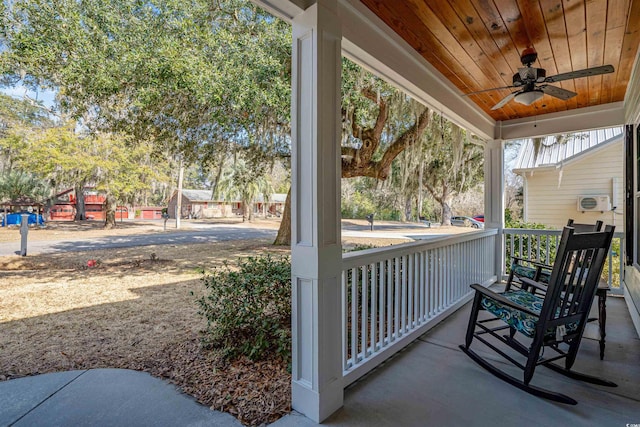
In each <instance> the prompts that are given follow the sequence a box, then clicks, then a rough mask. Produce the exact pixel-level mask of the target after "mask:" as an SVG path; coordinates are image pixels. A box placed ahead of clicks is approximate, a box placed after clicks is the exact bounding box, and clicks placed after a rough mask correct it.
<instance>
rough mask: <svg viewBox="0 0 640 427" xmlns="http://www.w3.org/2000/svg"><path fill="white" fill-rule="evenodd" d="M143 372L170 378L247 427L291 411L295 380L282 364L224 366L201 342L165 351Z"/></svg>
mask: <svg viewBox="0 0 640 427" xmlns="http://www.w3.org/2000/svg"><path fill="white" fill-rule="evenodd" d="M141 369H142V370H144V371H147V372H149V373H151V374H152V375H154V376H158V377H162V378H166V379H167V380H169V381H170V382H172V383H174V384H176V385H178V386H179V387H180V388H181V389H182V390H183V391H184V392H185V393H187V394H190V395H192V396H194V397H195V398H196V399H197V400H198V401H199V402H200V403H202V404H204V405H207V406H209V407H211V409H215V410H218V411H224V412H228V413H230V414H232V415H233V416H235V417H236V418H238V419H239V420H240V421H241V422H242V423H243V424H245V425H249V426H258V425H261V424H265V423H272V422H274V421H276V420H277V419H279V418H280V417H282V416H284V415H286V414H287V413H289V412H291V375H290V374H289V373H288V372H287V366H286V363H283V362H282V361H281V360H268V361H262V362H252V361H251V360H249V359H246V358H241V359H238V360H235V361H232V362H227V363H225V362H222V361H221V360H220V358H218V357H217V355H216V353H215V352H212V351H208V350H203V349H202V348H201V347H200V345H199V343H198V340H197V339H196V338H194V339H192V340H189V341H185V342H183V343H180V344H179V345H177V346H172V347H168V348H165V349H163V351H161V352H159V353H158V359H156V360H154V361H151V362H150V363H149V364H148V365H147V366H143V367H141Z"/></svg>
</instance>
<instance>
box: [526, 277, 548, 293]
mask: <svg viewBox="0 0 640 427" xmlns="http://www.w3.org/2000/svg"><path fill="white" fill-rule="evenodd" d="M520 280H521V281H522V283H523V284H524V285H526V286H531V287H532V288H534V289H537V290H539V291H542V292H547V285H545V284H544V283H540V282H536V281H535V280H531V279H528V278H526V277H521V278H520Z"/></svg>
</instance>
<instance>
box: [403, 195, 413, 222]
mask: <svg viewBox="0 0 640 427" xmlns="http://www.w3.org/2000/svg"><path fill="white" fill-rule="evenodd" d="M411 200H412V197H411V196H406V200H405V201H404V217H405V221H410V220H411Z"/></svg>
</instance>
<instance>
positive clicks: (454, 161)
mask: <svg viewBox="0 0 640 427" xmlns="http://www.w3.org/2000/svg"><path fill="white" fill-rule="evenodd" d="M429 137H430V141H428V143H426V144H424V145H423V150H422V151H423V156H424V159H425V162H424V164H423V166H422V167H423V168H424V170H423V172H422V181H421V182H422V184H423V185H424V187H425V188H426V189H427V190H428V191H429V193H430V194H431V196H432V197H433V198H434V199H435V200H436V201H437V202H438V203H439V204H440V207H441V212H442V224H443V225H451V217H452V215H453V212H452V209H451V201H452V199H453V197H454V196H455V195H457V194H460V193H463V192H465V191H467V190H469V189H471V188H473V187H474V186H476V185H477V184H478V183H479V182H480V181H481V180H482V177H483V164H484V151H483V149H482V147H481V146H480V145H479V143H477V142H475V141H473V139H472V136H471V135H469V134H468V133H467V132H465V131H464V130H463V129H461V128H459V127H458V126H456V125H455V124H453V123H451V122H450V121H448V120H445V119H444V117H441V116H436V117H435V118H434V120H433V121H432V126H431V131H430V132H429Z"/></svg>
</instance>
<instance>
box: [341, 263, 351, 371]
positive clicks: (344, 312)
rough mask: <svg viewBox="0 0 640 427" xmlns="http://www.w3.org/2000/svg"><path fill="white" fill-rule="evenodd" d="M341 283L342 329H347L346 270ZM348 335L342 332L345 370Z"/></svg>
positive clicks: (346, 365) (345, 366)
mask: <svg viewBox="0 0 640 427" xmlns="http://www.w3.org/2000/svg"><path fill="white" fill-rule="evenodd" d="M341 278H342V281H341V282H342V285H341V287H340V293H341V294H342V304H341V310H342V330H343V331H345V332H346V331H347V330H348V329H347V328H348V326H349V313H348V307H347V302H348V301H349V299H348V290H347V272H346V271H344V270H343V271H342V277H341ZM348 352H349V335H348V334H347V333H343V334H342V369H343V370H346V369H347V368H349V354H348Z"/></svg>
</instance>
